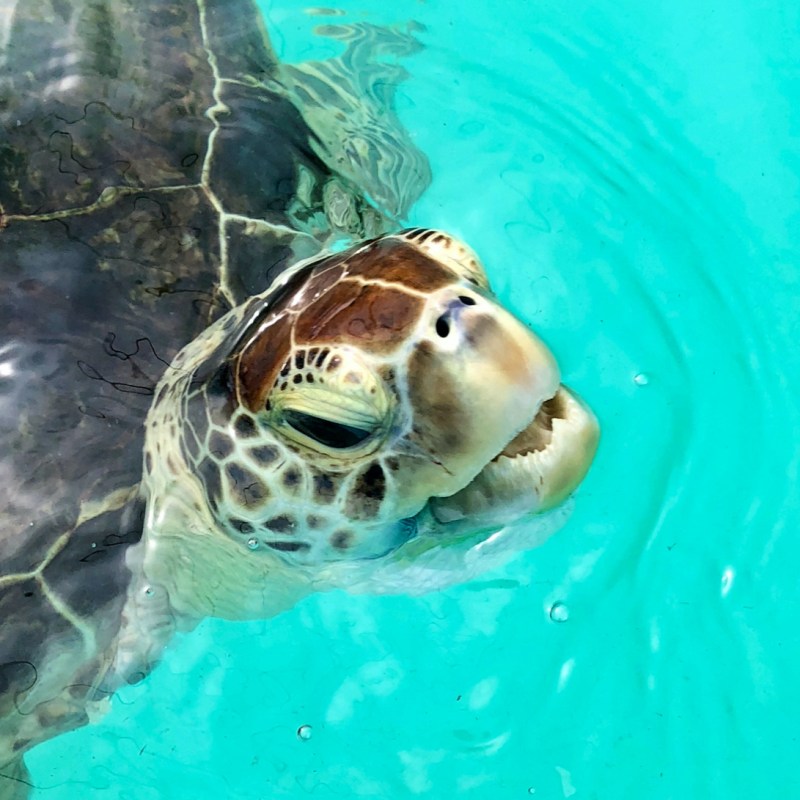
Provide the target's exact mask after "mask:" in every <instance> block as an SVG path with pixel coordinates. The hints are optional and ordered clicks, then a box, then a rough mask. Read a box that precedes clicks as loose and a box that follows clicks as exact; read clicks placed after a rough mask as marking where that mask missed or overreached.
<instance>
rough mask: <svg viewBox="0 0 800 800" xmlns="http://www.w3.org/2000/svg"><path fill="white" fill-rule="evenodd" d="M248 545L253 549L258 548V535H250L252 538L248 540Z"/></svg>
mask: <svg viewBox="0 0 800 800" xmlns="http://www.w3.org/2000/svg"><path fill="white" fill-rule="evenodd" d="M247 546H248V547H249V548H250V549H251V550H258V539H256V537H255V536H251V537H250V538H249V539H248V540H247Z"/></svg>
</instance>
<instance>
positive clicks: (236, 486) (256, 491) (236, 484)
mask: <svg viewBox="0 0 800 800" xmlns="http://www.w3.org/2000/svg"><path fill="white" fill-rule="evenodd" d="M225 474H226V475H227V477H228V487H229V488H230V492H231V496H232V497H234V498H235V499H236V501H237V502H238V503H239V504H240V505H245V506H249V505H258V504H260V503H261V502H262V501H263V500H266V499H267V498H268V497H269V490H268V489H267V487H266V486H264V484H263V483H261V481H260V480H259V479H258V478H257V477H256V476H255V475H254V474H253V473H252V472H250V470H247V469H244V468H243V467H241V466H239V464H237V463H236V462H232V463H229V464H226V465H225Z"/></svg>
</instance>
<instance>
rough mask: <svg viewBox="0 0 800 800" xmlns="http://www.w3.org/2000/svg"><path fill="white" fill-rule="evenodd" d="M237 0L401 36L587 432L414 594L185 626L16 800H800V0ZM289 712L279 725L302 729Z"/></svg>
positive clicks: (442, 159)
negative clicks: (481, 556) (475, 548)
mask: <svg viewBox="0 0 800 800" xmlns="http://www.w3.org/2000/svg"><path fill="white" fill-rule="evenodd" d="M337 5H338V7H339V8H344V9H346V10H347V12H348V13H347V14H346V15H345V16H343V17H338V18H336V19H335V20H334V19H333V18H322V17H320V16H313V15H308V14H306V13H304V12H303V6H302V5H301V4H299V3H294V2H290V1H289V0H281V2H275V3H272V2H270V3H267V5H266V7H265V15H266V18H267V21H268V24H269V27H270V31H271V33H272V34H273V36H274V41H275V44H276V47H277V48H278V50H279V51H280V52H281V54H282V55H283V56H284V57H285V58H286V59H288V60H293V61H298V60H303V59H308V58H320V57H325V56H329V55H335V54H336V53H337V52H338V49H337V44H336V43H335V42H333V41H332V40H329V39H325V38H321V37H319V36H315V35H314V34H313V33H312V27H313V26H314V25H316V24H319V23H320V22H331V21H335V22H340V21H350V22H353V21H369V22H372V23H375V24H392V23H396V24H405V22H407V21H408V20H415V21H417V22H418V23H421V25H424V26H425V30H424V31H423V30H419V29H418V30H417V32H416V33H415V35H416V36H417V37H418V38H419V39H420V40H421V41H422V43H423V44H424V45H425V49H424V50H422V51H421V52H420V53H419V54H417V55H415V56H413V57H412V58H409V59H408V60H407V61H406V62H405V66H406V68H407V69H408V70H409V72H410V78H409V79H408V80H407V81H406V82H405V83H403V84H402V86H401V87H400V89H399V95H398V106H399V111H400V113H401V115H402V118H403V121H404V123H405V124H406V126H407V128H408V129H409V131H410V132H411V134H412V136H413V137H414V139H415V141H416V142H417V144H418V145H419V146H420V147H421V149H422V150H423V151H424V152H425V153H426V154H427V155H428V157H429V158H430V160H431V164H432V168H433V176H434V180H433V184H432V186H431V188H430V189H429V190H428V191H427V193H426V194H425V195H424V196H423V198H422V199H421V200H420V201H419V202H418V203H417V205H416V206H415V207H414V209H413V212H412V217H411V219H410V222H412V223H414V224H419V225H425V226H438V227H443V228H446V229H449V230H451V231H453V232H455V233H457V234H460V235H461V236H463V237H464V238H465V239H466V240H467V241H469V242H470V243H471V244H472V245H473V247H474V248H475V249H476V250H477V251H478V252H479V253H480V254H481V255H482V257H483V258H484V260H485V262H486V264H487V266H488V268H489V271H490V274H491V277H492V279H493V282H494V284H495V287H496V289H497V291H498V293H499V295H500V297H501V298H502V299H503V301H504V302H506V303H507V304H509V305H510V306H511V307H512V308H514V309H515V310H516V311H517V312H518V313H519V314H520V315H521V316H523V317H524V318H525V319H527V320H529V321H530V322H531V323H533V325H534V327H535V328H536V330H537V331H538V332H539V333H540V334H541V335H542V336H543V338H544V339H545V340H546V341H547V342H548V343H549V344H550V345H551V347H552V348H553V350H554V351H555V352H556V354H557V356H558V358H559V360H560V362H561V364H562V366H563V371H564V376H565V380H566V381H567V382H568V383H570V384H571V385H572V386H574V387H575V388H576V389H577V390H578V391H580V392H581V393H582V394H583V395H584V396H585V397H586V398H587V399H588V400H589V402H590V403H591V404H592V406H593V407H594V409H595V410H596V411H597V413H598V415H599V417H600V420H601V423H602V426H603V441H602V444H601V449H600V451H599V454H598V458H597V461H596V463H595V466H594V468H593V471H592V472H591V474H590V476H589V478H588V479H587V481H586V483H585V484H584V486H583V487H582V488H581V490H580V492H579V496H578V498H577V502H576V507H575V512H574V514H573V516H572V518H571V520H570V522H569V524H568V525H567V527H566V528H565V529H564V530H562V531H561V532H560V533H558V534H557V535H556V536H555V537H554V538H553V539H551V540H550V541H549V542H548V543H547V544H545V545H544V546H542V547H540V548H538V549H536V550H532V551H530V552H527V553H523V554H521V555H519V556H518V557H517V558H515V559H514V560H513V561H511V562H510V563H509V564H507V565H506V566H505V567H502V568H499V569H497V570H495V571H493V572H491V573H489V574H487V575H485V576H483V577H482V578H479V579H477V580H475V581H473V582H471V583H468V584H466V585H463V586H459V587H455V588H452V589H449V590H446V591H442V592H440V593H437V594H433V595H427V596H423V597H416V598H411V597H402V596H400V597H382V598H374V597H352V596H348V595H346V594H344V593H336V594H330V595H325V596H315V597H311V598H309V599H307V600H305V601H303V602H302V603H301V604H300V605H299V606H298V607H297V608H295V609H294V610H292V611H291V612H288V613H286V614H283V615H282V616H280V617H278V618H276V619H273V620H268V621H265V622H258V623H247V624H233V623H223V622H219V621H207V622H206V623H204V624H203V625H202V626H201V628H200V629H199V630H197V631H196V632H195V633H193V634H191V635H189V636H186V637H184V638H182V639H181V640H179V641H178V642H177V643H176V644H175V646H174V647H173V648H172V649H171V651H170V653H169V654H168V657H167V658H166V660H165V662H164V663H163V664H162V666H161V667H160V668H159V669H158V670H157V671H156V672H155V673H154V674H153V675H152V676H151V677H150V678H149V679H148V680H146V681H145V682H144V683H143V684H141V685H138V686H134V687H131V688H129V689H127V690H125V691H123V692H121V693H120V695H119V696H118V697H117V698H116V699H115V700H114V703H113V708H112V711H111V713H110V714H109V715H108V716H107V717H106V718H105V719H104V720H103V721H102V723H100V724H99V725H97V726H94V727H90V728H87V729H83V730H81V731H77V732H75V733H73V734H70V735H67V736H63V737H60V738H58V739H56V740H54V741H52V742H49V743H47V744H46V745H43V746H41V747H39V748H37V749H36V750H35V751H33V752H32V753H31V756H30V759H29V763H30V768H31V771H32V774H33V776H34V779H35V781H36V784H37V786H39V787H40V788H39V789H38V790H37V791H36V792H35V794H34V797H35V798H36V800H63V799H66V798H70V800H72V799H73V798H78V797H81V798H86V799H87V800H88V799H89V798H95V797H96V798H127V799H128V800H155V798H169V800H184V799H186V800H204V799H205V798H214V800H218V798H236V799H237V800H238V799H239V798H241V800H256V799H257V798H304V797H306V796H308V797H313V798H317V799H318V800H325V799H326V798H342V797H343V798H352V797H366V798H388V799H391V800H394V799H395V798H406V797H416V796H423V797H430V798H437V799H438V798H442V799H445V798H447V799H449V798H455V797H459V798H461V797H463V798H474V799H475V800H482V799H483V798H486V800H511V799H512V798H524V797H530V796H534V797H536V798H546V800H551V799H555V798H569V797H574V798H575V799H576V800H581V799H582V798H586V800H618V799H619V800H622V798H625V800H627V799H628V798H637V800H638V799H639V798H642V799H646V800H690V799H691V800H694V799H695V798H696V799H697V800H710V799H713V800H716V799H717V798H720V799H721V798H725V800H738V799H739V798H748V800H749V799H750V798H792V797H800V777H799V776H798V773H797V763H798V755H800V743H798V736H799V735H800V734H798V723H797V720H798V716H800V688H798V683H799V682H798V674H800V625H798V622H797V616H798V610H799V606H798V599H800V598H799V597H798V595H799V594H800V591H799V590H798V586H799V585H800V581H798V571H799V570H800V543H798V531H799V529H800V524H799V523H800V493H799V492H798V461H799V460H800V459H799V457H798V453H799V452H800V444H799V443H800V404H799V403H798V394H799V393H800V348H798V345H797V340H798V335H799V334H800V323H799V322H798V318H799V317H800V281H798V275H800V272H799V271H798V269H799V268H800V264H799V263H798V246H797V240H798V238H799V237H800V186H799V185H798V184H799V183H800V180H799V179H798V166H800V164H799V162H800V158H798V154H800V112H798V108H800V66H798V53H799V52H800V49H798V48H800V6H798V5H797V3H795V2H791V1H790V0H773V2H758V1H757V2H753V0H728V2H724V3H722V2H716V1H715V0H676V1H675V2H670V3H667V2H656V3H643V2H641V0H594V1H593V2H586V1H585V0H577V2H573V3H564V2H561V0H559V1H556V0H529V1H528V2H522V0H514V1H508V0H507V1H506V2H503V3H491V2H488V0H469V2H464V3H458V4H456V3H446V2H443V1H442V0H428V1H427V2H422V1H420V2H412V1H411V0H408V1H404V2H398V3H397V4H393V5H391V7H390V6H389V5H388V4H386V3H385V2H378V0H352V2H348V3H339V4H337ZM301 726H309V727H308V728H303V736H298V733H297V732H298V729H299V728H301Z"/></svg>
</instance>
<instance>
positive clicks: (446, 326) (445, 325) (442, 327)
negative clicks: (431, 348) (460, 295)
mask: <svg viewBox="0 0 800 800" xmlns="http://www.w3.org/2000/svg"><path fill="white" fill-rule="evenodd" d="M436 333H437V334H438V335H439V336H441V337H442V339H446V338H447V335H448V334H449V333H450V320H449V319H448V316H447V314H442V316H441V317H439V319H437V320H436Z"/></svg>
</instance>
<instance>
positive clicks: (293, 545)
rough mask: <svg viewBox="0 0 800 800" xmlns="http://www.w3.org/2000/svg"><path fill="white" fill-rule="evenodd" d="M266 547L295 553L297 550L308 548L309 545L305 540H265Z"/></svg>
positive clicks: (309, 547)
mask: <svg viewBox="0 0 800 800" xmlns="http://www.w3.org/2000/svg"><path fill="white" fill-rule="evenodd" d="M266 544H267V547H271V548H272V549H273V550H280V551H281V552H284V553H295V552H297V551H298V550H310V549H311V546H310V545H307V544H306V543H305V542H267V543H266Z"/></svg>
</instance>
